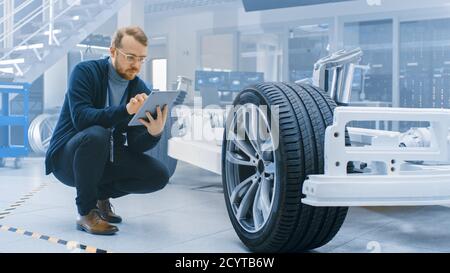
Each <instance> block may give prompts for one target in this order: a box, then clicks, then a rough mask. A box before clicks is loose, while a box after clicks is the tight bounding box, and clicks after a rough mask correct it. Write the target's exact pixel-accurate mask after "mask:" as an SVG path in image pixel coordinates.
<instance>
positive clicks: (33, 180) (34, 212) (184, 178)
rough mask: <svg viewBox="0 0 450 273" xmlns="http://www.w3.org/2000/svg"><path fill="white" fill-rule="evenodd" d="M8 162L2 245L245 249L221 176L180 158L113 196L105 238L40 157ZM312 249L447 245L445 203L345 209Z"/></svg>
mask: <svg viewBox="0 0 450 273" xmlns="http://www.w3.org/2000/svg"><path fill="white" fill-rule="evenodd" d="M11 165H12V162H11V160H10V161H8V162H7V167H5V168H2V169H0V218H1V217H4V218H3V219H0V225H1V226H2V228H3V229H0V252H7V253H9V252H14V253H16V252H33V253H34V252H52V253H54V252H59V253H67V252H92V251H96V250H100V251H101V250H104V251H108V252H157V253H170V252H176V253H184V252H189V253H196V252H202V253H203V252H208V253H217V252H219V253H242V252H248V250H247V249H246V247H245V246H244V245H243V244H242V243H241V241H240V240H239V238H238V237H237V235H236V234H235V232H234V230H233V228H232V226H231V223H230V221H229V219H228V215H227V212H226V208H225V203H224V199H223V195H222V192H221V179H220V176H217V175H214V174H212V173H209V172H206V171H203V170H200V169H198V168H195V167H193V166H190V165H187V164H183V163H179V165H178V168H177V171H176V173H175V175H174V176H173V177H172V179H171V182H170V184H169V185H168V186H167V187H166V188H165V189H164V190H162V191H160V192H157V193H153V194H147V195H130V196H126V197H123V198H119V199H116V200H113V201H112V203H113V205H114V206H115V210H116V212H117V213H118V214H120V215H121V216H122V217H123V219H124V222H123V223H122V224H119V225H118V226H119V229H120V232H119V233H117V234H116V235H114V236H106V237H105V236H95V235H90V234H87V233H85V232H81V231H77V230H76V229H75V220H76V217H77V214H76V207H75V201H74V198H75V189H74V188H70V187H67V186H64V185H63V184H61V183H59V182H58V181H57V180H56V179H55V178H54V177H53V176H45V175H44V167H43V159H41V158H30V159H26V160H25V161H24V165H23V167H22V168H21V169H13V168H12V167H8V166H11ZM41 186H42V187H41ZM27 194H29V195H28V197H29V199H27V200H24V202H23V203H16V202H17V201H19V200H20V199H21V198H23V197H24V196H26V195H27ZM11 205H12V206H11ZM9 228H18V230H15V229H9ZM8 229H9V230H8ZM25 231H28V232H30V233H25ZM41 235H46V236H49V237H50V238H47V237H40V236H41ZM42 238H44V239H47V240H43V239H42ZM58 240H62V241H59V243H58ZM65 242H68V243H65ZM315 251H317V252H362V253H368V252H450V208H448V207H442V206H430V207H403V208H401V207H389V208H351V209H350V210H349V213H348V215H347V219H346V221H345V223H344V225H343V227H342V228H341V230H340V231H339V233H338V234H337V236H336V237H335V238H334V239H333V240H332V241H331V242H330V243H328V244H327V245H325V246H324V247H321V248H319V249H316V250H315Z"/></svg>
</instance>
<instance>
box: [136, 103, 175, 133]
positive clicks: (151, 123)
mask: <svg viewBox="0 0 450 273" xmlns="http://www.w3.org/2000/svg"><path fill="white" fill-rule="evenodd" d="M168 111H169V107H168V106H167V105H164V107H163V110H162V112H161V107H159V106H158V107H156V119H154V118H153V117H152V115H151V114H150V113H149V112H147V113H146V115H147V118H148V122H147V121H145V120H144V119H139V121H140V122H141V123H142V124H144V126H145V127H147V131H148V133H149V134H150V135H152V136H159V135H160V134H161V133H162V131H163V130H164V126H165V125H166V120H167V113H168Z"/></svg>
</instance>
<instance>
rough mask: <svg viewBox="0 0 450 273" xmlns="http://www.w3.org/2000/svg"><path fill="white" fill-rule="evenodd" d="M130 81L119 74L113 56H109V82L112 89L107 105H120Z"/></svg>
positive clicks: (109, 92) (109, 91)
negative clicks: (113, 62) (113, 63)
mask: <svg viewBox="0 0 450 273" xmlns="http://www.w3.org/2000/svg"><path fill="white" fill-rule="evenodd" d="M128 83H129V81H128V80H125V79H124V78H122V77H121V76H120V75H119V74H117V71H116V69H115V68H114V66H113V65H112V60H111V58H109V68H108V84H109V89H110V90H108V99H107V102H106V103H107V105H109V106H118V105H120V100H121V99H122V97H123V95H124V93H125V91H126V89H127V87H128ZM125 99H126V98H125ZM110 103H111V105H110Z"/></svg>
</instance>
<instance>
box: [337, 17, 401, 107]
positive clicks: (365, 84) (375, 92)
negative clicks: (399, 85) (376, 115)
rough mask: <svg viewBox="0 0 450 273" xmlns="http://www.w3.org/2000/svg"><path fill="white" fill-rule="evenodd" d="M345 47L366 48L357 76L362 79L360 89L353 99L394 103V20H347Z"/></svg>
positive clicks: (354, 92)
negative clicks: (349, 21) (350, 21)
mask: <svg viewBox="0 0 450 273" xmlns="http://www.w3.org/2000/svg"><path fill="white" fill-rule="evenodd" d="M344 44H345V47H346V48H355V47H360V48H361V49H362V50H363V54H364V55H363V57H362V60H361V63H360V64H361V68H360V69H358V70H357V73H358V74H359V75H358V76H362V77H355V78H356V79H362V81H361V83H360V84H357V85H356V86H359V88H355V89H353V93H352V96H351V99H352V101H370V102H382V103H385V104H386V105H390V104H391V103H392V77H393V76H392V71H393V70H392V64H393V62H392V60H393V59H392V58H393V57H392V48H393V23H392V20H381V21H369V22H355V23H346V24H345V25H344Z"/></svg>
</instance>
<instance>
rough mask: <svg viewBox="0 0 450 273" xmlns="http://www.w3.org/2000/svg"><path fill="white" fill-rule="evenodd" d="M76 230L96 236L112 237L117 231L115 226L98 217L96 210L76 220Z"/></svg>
mask: <svg viewBox="0 0 450 273" xmlns="http://www.w3.org/2000/svg"><path fill="white" fill-rule="evenodd" d="M77 229H78V230H82V231H86V232H88V233H91V234H96V235H112V234H114V233H116V232H117V231H119V229H118V228H117V227H116V226H113V225H110V224H109V223H108V222H106V221H104V220H103V219H102V218H101V217H100V212H99V211H98V209H92V210H91V211H90V212H89V214H88V215H85V216H80V217H79V219H78V220H77Z"/></svg>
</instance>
